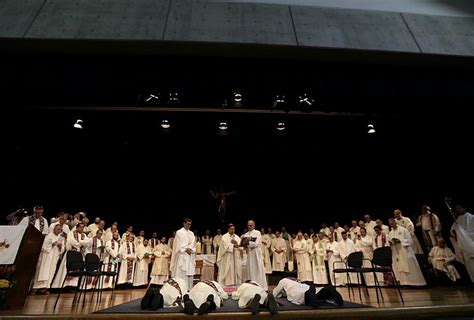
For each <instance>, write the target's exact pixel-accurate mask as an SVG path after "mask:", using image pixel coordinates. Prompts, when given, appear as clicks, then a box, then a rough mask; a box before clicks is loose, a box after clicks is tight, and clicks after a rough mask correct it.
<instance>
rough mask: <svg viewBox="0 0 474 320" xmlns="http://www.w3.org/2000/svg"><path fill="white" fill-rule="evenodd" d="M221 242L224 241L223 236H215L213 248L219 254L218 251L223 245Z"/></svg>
mask: <svg viewBox="0 0 474 320" xmlns="http://www.w3.org/2000/svg"><path fill="white" fill-rule="evenodd" d="M221 241H222V235H221V234H218V235H215V236H214V238H213V239H212V246H213V247H214V252H217V250H218V249H219V246H220V245H221Z"/></svg>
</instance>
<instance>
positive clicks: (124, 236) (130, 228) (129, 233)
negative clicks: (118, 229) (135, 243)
mask: <svg viewBox="0 0 474 320" xmlns="http://www.w3.org/2000/svg"><path fill="white" fill-rule="evenodd" d="M130 235H131V236H132V237H133V239H135V234H134V233H133V226H128V227H127V231H125V232H124V234H123V235H122V243H124V242H126V241H127V239H128V236H130Z"/></svg>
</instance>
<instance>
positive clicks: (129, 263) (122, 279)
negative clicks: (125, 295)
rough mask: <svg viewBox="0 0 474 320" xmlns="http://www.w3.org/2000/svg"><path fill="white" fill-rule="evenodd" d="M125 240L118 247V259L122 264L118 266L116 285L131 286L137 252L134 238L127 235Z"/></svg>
mask: <svg viewBox="0 0 474 320" xmlns="http://www.w3.org/2000/svg"><path fill="white" fill-rule="evenodd" d="M126 239H127V240H126V241H125V242H123V243H122V245H121V246H120V253H119V254H120V258H121V259H122V263H121V264H120V271H119V274H118V280H117V284H132V283H133V276H134V274H135V264H136V260H137V251H136V247H135V243H134V241H133V239H134V237H133V235H131V234H128V236H127V238H126Z"/></svg>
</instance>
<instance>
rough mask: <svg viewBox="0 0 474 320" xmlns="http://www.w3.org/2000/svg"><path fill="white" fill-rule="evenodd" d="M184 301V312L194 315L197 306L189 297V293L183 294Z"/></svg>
mask: <svg viewBox="0 0 474 320" xmlns="http://www.w3.org/2000/svg"><path fill="white" fill-rule="evenodd" d="M183 301H184V313H186V314H189V315H193V314H194V310H196V306H195V305H194V302H193V300H191V299H189V295H187V294H185V295H184V296H183Z"/></svg>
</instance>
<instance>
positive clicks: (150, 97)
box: [145, 93, 160, 102]
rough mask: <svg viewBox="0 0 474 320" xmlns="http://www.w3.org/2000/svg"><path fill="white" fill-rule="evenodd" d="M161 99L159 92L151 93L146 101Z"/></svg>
mask: <svg viewBox="0 0 474 320" xmlns="http://www.w3.org/2000/svg"><path fill="white" fill-rule="evenodd" d="M159 99H160V94H159V93H155V94H153V93H150V94H149V95H148V96H147V97H146V98H145V101H146V102H150V101H155V102H156V101H158V100H159Z"/></svg>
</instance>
